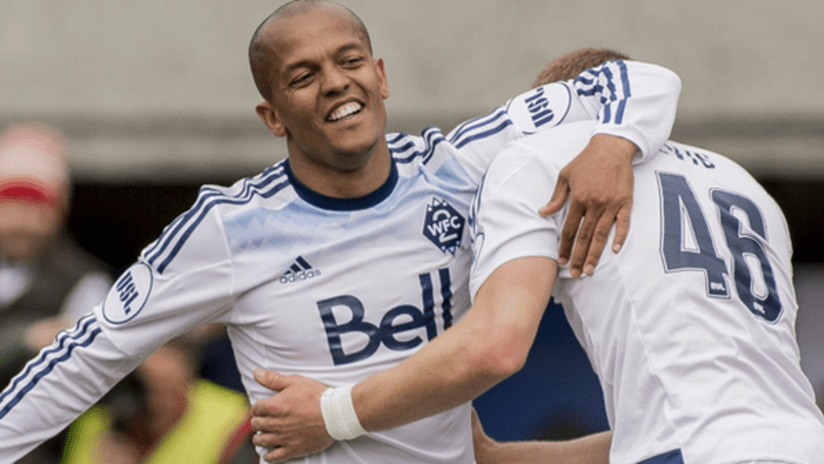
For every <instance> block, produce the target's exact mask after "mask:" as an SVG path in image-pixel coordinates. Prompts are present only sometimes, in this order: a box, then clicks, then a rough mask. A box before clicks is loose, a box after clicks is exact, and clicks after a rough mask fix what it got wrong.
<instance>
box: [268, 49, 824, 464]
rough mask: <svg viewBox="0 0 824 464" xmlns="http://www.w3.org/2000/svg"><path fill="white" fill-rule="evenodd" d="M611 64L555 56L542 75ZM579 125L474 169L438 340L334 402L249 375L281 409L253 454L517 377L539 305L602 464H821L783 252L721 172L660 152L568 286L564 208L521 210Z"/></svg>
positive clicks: (436, 406) (735, 176) (577, 139)
mask: <svg viewBox="0 0 824 464" xmlns="http://www.w3.org/2000/svg"><path fill="white" fill-rule="evenodd" d="M617 57H619V56H617V55H615V54H612V53H611V52H603V51H597V50H596V51H593V50H582V51H577V52H573V53H572V54H570V55H567V56H564V57H562V58H561V59H560V60H559V61H557V62H553V63H552V65H550V68H549V69H548V72H547V74H546V75H547V76H548V77H546V78H547V79H550V80H554V79H557V78H563V77H564V75H561V76H558V75H555V72H558V71H559V70H563V69H565V68H566V67H567V66H568V65H570V64H571V65H573V67H574V68H575V67H577V65H578V64H580V65H581V66H584V67H585V66H589V65H591V62H592V60H593V59H594V61H595V63H600V62H601V60H603V59H605V58H608V59H611V58H617ZM592 128H593V123H592V122H588V121H584V122H579V123H575V124H568V125H564V126H559V127H557V128H554V129H552V130H550V131H543V132H540V133H538V134H535V135H533V136H530V137H527V138H524V139H520V140H517V141H514V142H512V143H511V144H510V145H509V146H508V147H507V148H506V149H505V150H504V151H503V152H502V153H501V154H500V155H499V156H498V157H497V158H495V160H494V161H493V162H492V163H491V165H490V167H489V169H488V171H487V173H486V176H485V178H484V181H483V185H482V186H481V187H480V190H479V193H478V195H477V196H476V199H475V201H474V203H473V207H472V208H473V209H472V219H471V221H472V222H473V249H474V253H475V259H474V263H473V268H472V276H471V280H470V292H471V294H472V295H474V304H473V307H472V309H471V311H469V312H468V314H467V316H466V317H465V318H464V319H463V320H462V321H461V322H460V323H458V324H456V325H455V326H454V327H452V328H451V329H450V330H449V331H447V332H446V333H445V334H443V335H441V336H440V337H438V338H437V339H436V340H434V341H433V342H432V343H430V344H429V345H428V346H426V347H424V348H423V349H422V350H421V351H419V352H418V353H417V354H415V355H414V356H412V357H410V358H409V359H407V360H406V361H404V362H403V363H401V364H400V365H399V366H398V367H397V368H395V369H392V370H390V371H388V372H384V373H379V374H376V375H374V376H373V377H371V378H369V379H367V380H365V381H363V382H361V383H359V384H357V385H355V387H354V388H351V396H350V395H349V388H340V387H338V388H330V389H326V387H325V386H322V385H317V384H315V383H314V382H312V381H310V380H308V379H302V378H300V377H297V376H290V377H284V376H279V375H277V374H274V373H258V374H256V375H257V376H258V378H259V379H260V380H261V381H262V382H263V383H264V384H266V385H268V386H269V387H270V388H273V389H276V390H282V391H281V393H280V395H283V396H282V397H281V396H276V397H274V398H272V399H270V400H266V401H263V402H261V403H258V404H256V405H254V407H253V409H254V410H255V415H256V417H255V418H254V419H253V426H255V427H256V428H257V429H259V430H267V431H268V433H267V434H265V435H262V436H261V437H258V439H257V440H256V441H257V442H258V444H259V445H265V446H272V445H277V444H279V443H280V441H279V437H280V436H284V438H285V440H284V443H286V445H287V446H294V443H296V441H295V439H294V437H293V436H289V435H288V434H284V432H286V431H287V430H288V426H289V423H288V422H286V421H285V419H286V418H288V417H287V416H288V414H292V413H294V411H300V410H301V408H303V409H304V411H303V413H302V414H303V415H302V420H301V422H302V426H303V427H304V428H308V427H309V426H310V425H314V424H318V423H320V427H324V424H325V426H326V427H327V428H328V429H329V430H330V432H332V433H333V434H335V431H336V430H339V429H343V430H357V429H361V428H365V429H366V430H381V429H383V428H385V427H395V426H398V425H400V424H402V423H405V422H408V421H410V420H414V419H417V418H419V417H423V416H425V415H427V414H431V413H434V412H437V411H439V410H441V409H444V408H448V407H452V406H454V405H456V404H461V403H463V402H465V401H468V400H470V399H471V398H473V397H474V396H477V395H478V394H480V393H482V392H483V391H484V390H486V389H487V388H489V387H490V386H492V385H494V384H495V383H497V382H498V381H500V380H502V379H503V378H505V377H507V376H508V375H510V374H512V373H514V372H516V371H517V370H518V369H519V368H520V366H522V365H523V363H524V361H525V359H526V356H527V353H528V351H529V348H530V346H531V344H532V341H533V339H534V336H535V333H536V330H537V327H538V324H539V321H540V319H541V315H542V313H543V311H544V308H545V307H546V305H547V303H548V301H549V297H550V293H551V292H552V294H554V295H555V297H556V299H557V301H559V302H560V303H561V304H562V306H563V307H564V311H565V312H566V315H567V317H568V319H569V321H570V324H571V325H572V327H573V330H574V331H575V333H576V336H577V337H578V339H579V341H580V342H581V344H582V345H583V346H584V348H585V350H586V351H587V354H588V356H589V358H590V360H591V362H592V365H593V368H594V370H595V372H596V373H597V374H598V377H599V379H600V382H601V385H602V387H603V391H604V396H605V404H606V409H607V415H608V418H609V421H610V426H611V430H612V444H611V450H610V456H609V462H611V463H617V464H629V463H643V464H682V463H687V464H693V463H697V464H728V463H739V464H740V463H786V464H813V463H816V462H821V456H824V418H822V415H821V412H820V411H819V410H818V408H817V407H816V405H815V400H814V394H813V390H812V387H811V385H810V382H809V380H808V379H807V378H806V377H805V375H804V374H803V372H802V371H801V368H800V365H799V350H798V345H797V343H796V340H795V319H796V311H797V304H796V301H795V297H794V290H793V283H792V266H791V259H790V258H791V253H792V247H791V245H790V238H789V236H788V231H787V226H786V223H785V220H784V217H783V214H782V212H781V210H780V209H779V207H778V205H777V204H776V203H775V201H774V200H773V199H772V198H771V197H770V196H769V195H768V194H767V193H766V192H765V191H764V189H763V188H762V187H761V186H760V185H759V184H758V183H757V182H756V181H755V180H754V179H753V178H752V177H751V176H750V175H749V174H748V173H747V172H746V171H745V170H744V169H743V168H741V167H740V166H738V165H737V164H735V163H734V162H733V161H731V160H729V159H727V158H725V157H723V156H721V155H719V154H716V153H713V152H710V151H708V150H704V149H701V148H695V147H691V146H687V145H683V144H680V143H677V142H671V141H670V142H667V143H666V144H664V146H663V147H662V148H661V152H660V155H659V156H657V157H655V158H653V159H651V160H650V161H649V162H647V163H644V164H642V165H636V166H635V167H634V173H635V187H634V199H635V200H634V206H633V211H632V217H631V220H632V223H633V228H632V230H631V231H630V233H629V234H628V236H627V240H626V242H625V243H624V249H623V251H622V252H621V253H620V254H608V255H606V256H604V257H602V259H601V261H600V263H599V265H598V267H597V268H596V270H595V272H594V274H593V276H591V277H586V278H583V279H575V278H572V277H571V276H570V274H569V270H568V269H567V268H565V267H559V265H558V262H557V260H558V242H559V238H560V234H561V230H562V222H563V220H564V216H565V212H563V211H562V212H561V213H559V214H557V215H554V216H552V217H541V216H539V215H538V214H537V211H538V209H539V207H540V206H541V202H542V201H541V199H542V198H543V196H544V195H548V193H549V192H551V191H552V184H551V182H550V183H547V179H553V178H554V177H555V176H557V175H558V173H559V172H560V170H561V169H562V168H563V167H564V166H565V165H566V164H567V163H568V162H569V161H570V160H572V158H573V157H574V156H575V154H577V153H578V152H579V151H580V149H581V147H582V146H584V145H585V144H586V143H587V139H588V137H589V135H588V134H589V133H590V132H591V130H592ZM553 286H554V290H553ZM320 392H323V393H322V398H323V399H321V400H318V397H319V396H321V393H320ZM313 395H314V403H312V396H313ZM328 398H333V399H335V401H334V402H330V401H329V400H328ZM287 413H288V414H287ZM318 416H320V420H319V419H318ZM353 435H354V434H353ZM477 436H480V437H481V438H482V434H476V437H477ZM261 438H267V439H274V440H273V441H271V442H268V441H267V442H266V443H263V442H261ZM304 446H306V445H304ZM541 446H542V444H541V443H529V444H525V445H524V446H518V447H507V448H505V449H499V448H498V447H497V446H495V445H491V446H489V445H488V444H481V445H480V446H479V447H478V451H479V453H480V454H479V456H478V457H477V459H478V462H479V463H486V462H491V463H497V462H505V463H509V464H511V463H520V462H528V463H532V464H534V463H537V462H555V461H551V459H550V455H549V454H543V459H542V460H541V459H540V458H539V456H542V453H541V452H540V450H541ZM547 446H549V445H547ZM547 449H548V450H549V449H551V448H547Z"/></svg>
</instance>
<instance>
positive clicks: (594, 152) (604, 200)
mask: <svg viewBox="0 0 824 464" xmlns="http://www.w3.org/2000/svg"><path fill="white" fill-rule="evenodd" d="M637 150H638V147H636V146H635V144H633V143H632V142H630V141H628V140H626V139H622V138H620V137H613V136H609V135H603V134H598V135H596V136H594V137H593V138H592V139H591V140H590V141H589V144H588V145H587V146H586V148H584V151H582V152H581V153H580V154H579V155H578V156H577V157H575V159H574V160H572V161H571V162H570V163H569V164H568V165H567V166H566V167H564V169H562V170H561V173H560V174H559V176H558V184H557V185H556V186H555V191H554V192H553V193H552V198H551V199H550V201H549V203H548V204H547V205H546V206H544V207H543V208H541V210H540V211H539V212H540V214H541V215H543V216H550V215H552V214H555V213H557V212H558V211H560V210H561V208H563V206H564V203H566V200H567V196H568V194H569V192H570V191H571V192H572V197H571V200H570V202H569V212H568V213H567V217H566V221H565V222H564V228H563V230H562V231H561V245H560V247H559V249H558V260H559V262H560V263H561V264H562V265H564V264H566V263H567V262H569V272H570V275H572V277H579V276H580V275H581V273H582V272H583V273H584V274H586V275H592V273H593V271H594V270H595V266H597V265H598V260H599V259H600V257H601V253H602V252H603V251H604V246H605V245H606V243H607V239H608V238H609V231H610V229H611V228H612V223H613V222H615V237H614V239H613V241H612V251H613V252H615V253H617V252H618V251H619V250H620V249H621V246H622V245H623V244H624V240H625V239H626V238H627V233H628V231H629V216H630V211H631V210H632V187H633V183H634V178H633V174H632V157H633V156H634V155H635V153H636V151H637ZM576 235H577V238H576ZM573 242H574V245H575V252H574V254H573V253H572V250H573ZM571 254H572V259H571V261H570V255H571Z"/></svg>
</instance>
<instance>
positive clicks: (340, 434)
mask: <svg viewBox="0 0 824 464" xmlns="http://www.w3.org/2000/svg"><path fill="white" fill-rule="evenodd" d="M353 386H354V385H348V386H345V387H337V388H327V389H326V391H324V392H323V394H322V395H321V397H320V412H321V414H322V415H323V423H324V425H326V432H327V433H328V434H329V436H330V437H332V438H334V439H335V440H338V441H340V440H352V439H353V438H358V437H359V436H361V435H364V434H366V430H364V428H363V427H362V426H361V424H360V421H359V420H358V414H357V413H356V412H355V405H354V404H352V387H353Z"/></svg>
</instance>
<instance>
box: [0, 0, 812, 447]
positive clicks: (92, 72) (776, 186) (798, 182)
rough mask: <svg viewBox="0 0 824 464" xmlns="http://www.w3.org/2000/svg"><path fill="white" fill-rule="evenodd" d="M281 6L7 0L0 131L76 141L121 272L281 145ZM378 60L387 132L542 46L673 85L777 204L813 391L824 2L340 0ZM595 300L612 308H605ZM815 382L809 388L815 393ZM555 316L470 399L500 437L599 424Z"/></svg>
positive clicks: (516, 68)
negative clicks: (277, 36)
mask: <svg viewBox="0 0 824 464" xmlns="http://www.w3.org/2000/svg"><path fill="white" fill-rule="evenodd" d="M281 3H282V2H281V1H263V0H233V1H225V2H216V1H213V2H202V1H196V0H143V1H140V2H125V1H118V0H116V1H111V2H100V1H97V0H70V1H66V0H31V1H26V2H23V1H18V0H8V1H5V2H3V5H2V7H1V8H0V129H4V128H5V127H7V126H8V125H10V124H12V123H15V122H21V121H26V120H39V121H44V122H47V123H51V124H53V125H55V126H56V127H58V128H59V129H61V130H63V131H64V132H65V133H66V135H67V136H68V138H69V143H70V152H71V157H72V167H73V170H74V178H75V184H76V186H75V194H74V201H73V212H72V216H71V218H70V228H71V231H72V232H73V233H74V235H75V236H76V237H77V239H78V241H79V242H80V243H81V244H82V245H83V246H85V247H86V248H88V249H89V250H90V251H92V252H94V253H96V254H97V255H98V256H100V257H101V258H103V259H104V260H106V261H108V262H109V263H110V264H112V265H113V266H115V267H116V268H119V269H123V268H125V267H126V266H128V265H129V264H130V263H131V262H132V261H133V260H134V259H135V257H136V256H137V254H138V252H139V250H140V249H141V248H142V247H143V246H145V245H147V244H148V243H149V242H150V241H151V240H153V239H154V238H155V237H156V236H157V235H158V234H159V233H160V231H161V229H162V228H163V226H165V225H166V224H167V223H169V222H170V221H171V220H172V219H174V217H176V216H177V215H178V214H179V213H181V212H183V211H184V210H185V209H187V208H188V207H189V205H190V204H191V203H192V201H193V200H194V198H195V195H196V192H197V187H198V186H199V185H200V184H203V183H217V184H224V185H225V184H229V183H231V182H232V181H234V180H236V179H237V178H239V177H243V176H247V175H252V174H255V173H257V172H259V171H261V170H262V169H263V168H265V167H267V166H269V165H271V164H272V163H274V162H275V161H277V160H280V159H281V158H282V157H283V156H285V144H284V142H283V141H281V140H278V139H276V138H275V137H273V136H271V135H270V134H269V133H268V132H267V131H266V129H265V128H264V127H263V125H262V124H261V123H260V122H259V120H258V119H257V117H256V116H255V114H254V105H255V104H257V103H258V102H259V100H260V97H259V95H258V94H257V92H256V90H255V88H254V85H253V83H252V79H251V76H250V74H249V70H248V64H247V58H246V47H247V45H248V40H249V37H250V36H251V34H252V32H253V30H254V29H255V27H256V26H257V25H258V23H259V22H260V21H261V20H262V19H263V18H264V17H265V16H266V15H268V14H269V13H270V12H271V11H272V10H273V9H274V8H276V7H277V6H279V5H280V4H281ZM343 3H344V4H346V5H347V6H349V7H350V8H351V9H353V10H354V11H355V12H356V13H358V14H359V15H360V16H361V18H362V19H363V20H364V22H365V23H366V25H367V27H368V28H369V29H370V32H371V35H372V41H373V46H374V49H375V55H376V56H380V57H383V58H384V59H385V60H386V68H387V73H388V78H389V84H390V88H391V90H392V96H391V98H390V99H389V101H388V109H389V113H390V121H389V126H390V127H389V129H390V130H392V131H396V130H399V131H404V132H410V133H416V132H419V131H420V130H421V129H423V128H424V127H425V126H428V125H433V124H436V125H440V126H441V127H442V128H444V129H449V128H451V127H452V126H454V125H455V124H456V123H458V122H460V121H462V120H463V119H465V118H467V117H471V116H474V115H477V114H481V113H484V112H486V111H488V110H489V109H491V108H492V107H494V106H495V105H497V104H499V103H502V102H504V101H505V100H506V99H507V98H509V97H510V96H513V95H515V94H517V93H520V92H521V91H523V90H525V89H527V88H528V87H529V86H530V83H531V82H532V79H533V77H534V76H535V75H536V74H537V73H538V72H539V70H540V69H541V68H542V67H543V65H544V64H545V63H547V62H548V61H549V60H551V59H552V58H554V57H556V56H558V55H560V54H562V53H564V52H566V51H569V50H572V49H574V48H579V47H584V46H595V47H608V48H613V49H616V50H619V51H622V52H624V53H626V54H629V55H630V56H632V57H633V58H635V59H638V60H642V61H649V62H654V63H658V64H661V65H664V66H666V67H668V68H670V69H672V70H674V71H675V72H677V73H678V74H679V75H680V76H681V79H682V81H683V91H682V94H681V101H680V107H679V112H678V119H677V121H676V125H675V129H674V132H673V138H674V139H676V140H679V141H681V142H685V143H690V144H695V145H699V146H702V147H705V148H707V149H711V150H714V151H718V152H720V153H723V154H726V155H728V156H730V157H732V158H733V159H735V160H737V161H739V162H740V163H741V164H743V165H744V166H745V167H747V168H748V169H750V171H751V172H752V173H753V174H754V175H755V176H756V177H757V178H758V179H759V180H761V181H762V183H763V184H764V185H765V186H766V187H767V189H768V190H769V191H770V192H771V193H772V194H773V196H774V197H775V198H776V200H777V201H778V202H779V203H780V204H781V206H782V207H783V208H784V211H785V214H786V215H787V218H788V222H789V225H790V230H791V234H792V237H793V241H794V245H795V261H796V264H797V290H798V297H799V303H800V305H801V311H800V316H799V321H798V332H799V340H800V343H801V346H802V367H804V369H805V371H806V372H807V374H808V375H809V376H810V378H811V379H812V380H813V383H814V384H815V385H816V386H817V387H818V388H819V392H821V391H822V389H824V343H822V333H824V266H822V262H824V246H822V245H824V240H822V238H821V237H822V235H821V234H822V230H823V229H824V92H822V91H821V88H822V84H821V79H822V75H824V63H823V62H822V61H821V59H820V57H821V47H822V45H824V28H822V27H820V22H821V19H822V18H824V3H822V2H818V1H813V0H797V1H795V2H775V1H771V0H722V1H707V0H698V1H687V0H657V1H654V2H653V1H648V0H624V1H622V2H607V1H605V0H578V1H574V2H573V1H547V0H510V1H506V2H504V1H492V0H415V1H400V0H384V1H380V2H377V1H368V0H348V1H345V2H343ZM606 311H608V308H607V307H606V306H605V313H606ZM819 394H820V393H819ZM599 395H600V390H599V389H598V386H597V383H596V380H595V377H594V374H592V372H591V368H590V367H589V364H588V362H587V361H586V358H585V357H584V356H583V354H582V353H581V352H580V350H579V349H578V347H577V343H576V342H575V340H574V338H573V337H572V336H571V334H570V333H569V331H568V329H567V328H566V326H565V321H564V318H563V316H562V314H561V313H560V311H558V310H557V308H555V310H554V311H549V312H548V313H547V318H546V320H545V321H544V324H543V325H542V329H541V332H540V334H539V339H538V341H537V343H536V347H535V349H534V350H533V354H532V356H531V358H530V362H529V364H528V365H527V367H526V368H525V369H524V371H523V372H521V373H520V374H518V376H516V377H515V378H513V379H511V380H509V381H507V382H506V383H504V384H502V385H500V386H499V387H496V388H495V389H493V390H492V391H491V392H489V393H488V394H487V395H485V397H483V398H482V399H480V400H478V401H477V402H476V405H477V407H478V409H479V412H480V414H481V416H482V418H483V419H484V422H485V424H486V428H487V430H488V432H489V433H490V435H492V436H493V437H495V438H498V439H517V438H536V437H543V436H551V437H563V436H564V433H562V432H563V430H562V429H566V430H567V432H565V433H568V434H573V435H574V434H577V433H579V432H587V431H593V430H601V429H604V428H606V421H605V418H604V415H603V409H602V408H603V407H602V403H601V400H600V397H599Z"/></svg>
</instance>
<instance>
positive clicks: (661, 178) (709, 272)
mask: <svg viewBox="0 0 824 464" xmlns="http://www.w3.org/2000/svg"><path fill="white" fill-rule="evenodd" d="M658 185H659V188H660V190H661V199H662V201H663V233H662V240H661V251H662V254H663V262H664V268H665V269H666V270H667V272H672V271H679V270H695V271H702V272H704V274H705V276H706V283H707V293H708V294H709V295H710V296H712V297H721V298H724V297H729V296H730V292H729V289H728V288H727V280H726V276H727V275H729V271H728V270H727V264H726V262H725V261H724V259H723V258H721V257H720V256H718V253H717V252H716V250H715V245H714V244H713V240H712V235H711V234H710V229H709V227H708V226H707V220H706V216H705V215H704V212H703V211H702V210H701V205H700V204H699V203H698V201H697V200H696V199H695V194H693V192H692V189H691V188H690V185H689V183H687V179H686V178H684V177H683V176H680V175H675V174H666V173H658ZM711 197H712V201H713V202H714V203H715V205H716V206H717V207H718V212H719V219H720V222H721V228H722V229H723V230H724V240H725V241H726V242H727V247H728V248H729V250H730V252H732V254H733V276H734V278H735V289H736V293H737V294H738V298H739V299H740V300H741V302H742V303H744V305H745V306H746V307H747V308H748V309H749V310H750V311H751V312H752V313H753V314H755V315H756V316H757V317H760V318H762V319H764V320H766V321H769V322H774V321H775V320H776V319H778V316H779V315H780V314H781V302H780V301H779V299H778V292H777V290H776V287H775V277H774V276H773V272H772V267H771V266H770V262H769V261H768V260H767V255H766V253H765V252H764V247H763V246H762V244H761V241H766V240H767V237H766V233H765V230H764V218H763V216H762V215H761V212H760V211H759V210H758V207H757V206H756V205H755V203H753V202H752V200H750V199H748V198H746V197H743V196H741V195H737V194H734V193H730V192H724V191H720V190H713V191H712V194H711ZM733 211H739V212H740V213H742V214H743V215H744V216H746V218H747V221H748V222H749V231H746V232H745V231H744V230H743V228H742V224H741V221H740V220H739V217H738V216H736V215H735V214H733ZM684 219H688V221H685V220H684ZM685 222H686V226H687V227H686V228H685ZM750 231H751V232H750ZM753 234H756V235H758V237H759V238H760V240H761V241H759V240H758V239H757V238H756V237H755V236H753ZM688 236H691V237H692V245H691V246H685V242H686V239H687V237H688ZM750 264H752V266H751V265H750ZM759 270H760V276H758V275H756V276H757V277H761V278H762V279H763V280H762V281H761V285H759V287H762V289H760V290H759V291H756V290H755V288H756V286H755V285H753V277H754V276H753V271H756V272H758V271H759Z"/></svg>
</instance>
